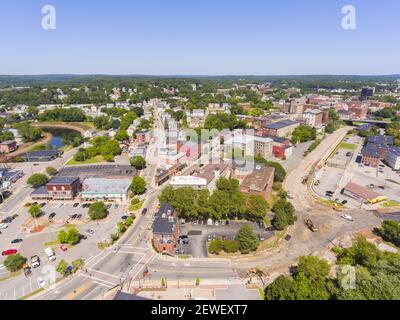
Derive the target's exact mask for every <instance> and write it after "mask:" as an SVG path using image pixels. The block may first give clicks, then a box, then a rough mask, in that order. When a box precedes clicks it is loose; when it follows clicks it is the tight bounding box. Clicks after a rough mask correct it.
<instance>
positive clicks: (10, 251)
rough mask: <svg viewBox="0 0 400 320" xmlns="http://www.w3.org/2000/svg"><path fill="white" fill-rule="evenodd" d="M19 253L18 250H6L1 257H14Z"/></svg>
mask: <svg viewBox="0 0 400 320" xmlns="http://www.w3.org/2000/svg"><path fill="white" fill-rule="evenodd" d="M17 252H18V250H16V249H9V250H6V251H3V252H2V253H1V255H2V256H3V257H4V256H11V255H13V254H16V253H17Z"/></svg>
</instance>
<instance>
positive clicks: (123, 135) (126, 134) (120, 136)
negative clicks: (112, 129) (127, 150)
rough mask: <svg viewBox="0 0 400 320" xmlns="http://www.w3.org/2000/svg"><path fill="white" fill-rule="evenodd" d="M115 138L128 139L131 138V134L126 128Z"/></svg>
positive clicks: (119, 139)
mask: <svg viewBox="0 0 400 320" xmlns="http://www.w3.org/2000/svg"><path fill="white" fill-rule="evenodd" d="M115 139H116V140H118V141H126V140H129V135H128V133H127V132H126V130H120V131H118V132H117V134H116V135H115Z"/></svg>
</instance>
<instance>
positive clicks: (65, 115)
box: [38, 108, 86, 122]
mask: <svg viewBox="0 0 400 320" xmlns="http://www.w3.org/2000/svg"><path fill="white" fill-rule="evenodd" d="M38 120H40V121H63V122H83V121H85V120H86V115H85V113H84V112H83V110H81V109H78V108H68V109H67V108H56V109H53V110H46V111H45V112H43V113H42V114H40V115H39V116H38Z"/></svg>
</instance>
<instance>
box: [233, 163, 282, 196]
mask: <svg viewBox="0 0 400 320" xmlns="http://www.w3.org/2000/svg"><path fill="white" fill-rule="evenodd" d="M274 174H275V169H274V168H271V167H266V166H261V165H257V166H256V167H255V169H254V171H253V172H252V173H250V174H249V175H248V176H247V177H246V178H245V179H244V180H243V182H242V184H241V185H240V190H241V191H242V192H244V193H249V194H255V195H261V196H263V197H264V198H265V199H268V198H269V197H270V196H271V191H272V185H273V184H274Z"/></svg>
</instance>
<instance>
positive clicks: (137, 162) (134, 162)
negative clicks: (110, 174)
mask: <svg viewBox="0 0 400 320" xmlns="http://www.w3.org/2000/svg"><path fill="white" fill-rule="evenodd" d="M130 163H131V166H132V167H135V169H136V170H142V169H144V168H146V160H145V159H144V158H143V157H141V156H137V157H133V158H131V159H130Z"/></svg>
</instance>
